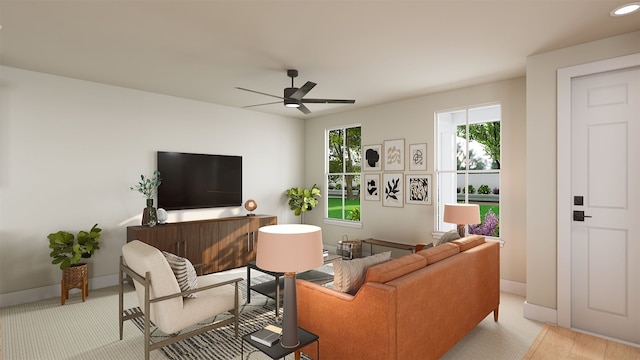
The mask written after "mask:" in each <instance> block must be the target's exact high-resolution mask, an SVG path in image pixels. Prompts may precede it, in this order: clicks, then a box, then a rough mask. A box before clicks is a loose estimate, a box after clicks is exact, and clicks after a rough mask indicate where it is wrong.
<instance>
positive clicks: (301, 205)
mask: <svg viewBox="0 0 640 360" xmlns="http://www.w3.org/2000/svg"><path fill="white" fill-rule="evenodd" d="M285 193H286V194H287V197H289V207H290V208H291V210H293V211H294V213H295V215H296V216H300V214H302V213H303V212H305V211H311V210H313V208H314V207H316V205H318V203H319V201H318V199H317V197H318V196H320V189H319V188H318V185H316V184H313V186H312V187H311V189H303V188H299V187H292V188H291V189H287V190H286V191H285Z"/></svg>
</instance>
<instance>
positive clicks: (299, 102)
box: [236, 69, 356, 114]
mask: <svg viewBox="0 0 640 360" xmlns="http://www.w3.org/2000/svg"><path fill="white" fill-rule="evenodd" d="M287 76H288V77H290V78H291V87H288V88H284V93H283V96H282V97H280V96H276V95H271V94H267V93H263V92H260V91H255V90H250V89H245V88H241V87H236V89H238V90H244V91H249V92H252V93H256V94H261V95H266V96H270V97H275V98H278V99H282V103H283V104H284V106H285V107H288V108H298V110H300V111H301V112H303V113H304V114H310V113H311V111H310V110H309V109H308V108H307V107H306V106H304V104H305V103H312V104H354V103H355V102H356V101H355V100H341V99H305V98H304V96H305V95H307V93H308V92H309V91H311V89H313V88H314V87H315V86H316V85H317V84H316V83H314V82H311V81H307V82H306V83H305V84H304V85H302V87H301V88H297V87H295V85H294V83H293V79H295V78H296V77H298V70H295V69H289V70H287ZM278 103H280V102H279V101H276V102H270V103H266V104H256V105H248V106H243V107H244V108H248V107H254V106H262V105H271V104H278Z"/></svg>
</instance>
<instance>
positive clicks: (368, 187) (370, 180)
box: [364, 174, 380, 201]
mask: <svg viewBox="0 0 640 360" xmlns="http://www.w3.org/2000/svg"><path fill="white" fill-rule="evenodd" d="M364 183H365V190H364V199H365V200H370V201H378V200H380V174H365V175H364Z"/></svg>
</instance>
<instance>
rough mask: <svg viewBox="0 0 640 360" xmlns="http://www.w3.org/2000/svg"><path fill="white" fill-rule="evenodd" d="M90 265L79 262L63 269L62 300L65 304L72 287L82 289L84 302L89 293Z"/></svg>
mask: <svg viewBox="0 0 640 360" xmlns="http://www.w3.org/2000/svg"><path fill="white" fill-rule="evenodd" d="M88 284H89V266H88V265H87V264H78V265H75V266H70V267H68V268H65V269H63V270H62V281H61V285H62V286H61V294H60V295H61V296H60V302H61V304H62V305H64V303H65V300H67V299H68V298H69V290H70V289H75V288H77V289H80V290H81V291H82V302H84V300H85V298H86V297H87V295H88V294H89V285H88Z"/></svg>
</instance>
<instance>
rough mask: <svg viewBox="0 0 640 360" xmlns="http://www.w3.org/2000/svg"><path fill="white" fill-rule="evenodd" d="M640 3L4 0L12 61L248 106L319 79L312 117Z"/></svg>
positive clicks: (623, 27)
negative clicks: (289, 72) (293, 73)
mask: <svg viewBox="0 0 640 360" xmlns="http://www.w3.org/2000/svg"><path fill="white" fill-rule="evenodd" d="M632 1H633V0H599V1H584V0H570V1H551V0H548V1H545V0H530V1H529V0H501V1H483V0H468V1H457V0H448V1H429V0H422V1H392V0H382V1H360V0H353V1H329V0H315V1H314V0H308V1H270V0H261V1H260V0H257V1H244V0H233V1H231V0H229V1H154V0H143V1H113V0H111V1H98V0H85V1H52V0H45V1H28V0H16V1H7V0H0V24H1V25H2V27H3V28H2V30H0V63H1V64H3V65H7V66H13V67H18V68H23V69H29V70H35V71H40V72H45V73H51V74H57V75H62V76H67V77H72V78H78V79H84V80H89V81H96V82H100V83H105V84H112V85H117V86H123V87H128V88H133V89H140V90H145V91H151V92H156V93H161V94H167V95H172V96H178V97H182V98H188V99H194V100H200V101H206V102H212V103H216V104H222V105H228V106H233V107H242V106H246V105H252V104H260V103H267V102H271V101H274V100H275V101H277V99H274V98H271V97H268V96H263V95H259V94H253V93H249V92H245V91H241V90H237V89H235V87H236V86H237V87H244V88H249V89H253V90H256V91H260V92H265V93H270V94H273V95H277V96H281V95H282V89H283V88H285V87H288V86H290V79H289V78H288V77H287V76H286V69H298V70H299V71H300V76H299V77H298V78H297V79H296V83H295V84H296V87H299V86H301V85H302V84H304V83H305V82H306V81H313V82H316V83H317V84H318V85H317V86H316V87H315V88H314V89H313V90H312V91H311V92H310V93H309V94H308V95H307V97H310V98H325V97H328V98H340V99H355V100H356V103H355V104H354V105H335V104H334V105H325V104H308V105H307V107H308V108H309V109H310V110H311V111H312V112H313V113H312V114H310V115H303V114H302V113H301V112H299V111H298V110H296V109H288V108H285V107H284V106H283V105H281V104H274V105H266V106H260V107H253V108H251V109H252V110H255V111H263V112H267V113H273V114H280V115H285V116H293V117H300V118H309V117H313V116H319V115H326V114H331V113H336V112H341V111H348V110H353V109H355V108H358V107H365V106H371V105H375V104H381V103H386V102H390V101H395V100H399V99H405V98H411V97H416V96H421V95H426V94H430V93H434V92H440V91H444V90H450V89H454V88H459V87H464V86H469V85H474V84H480V83H486V82H489V81H495V80H501V79H508V78H513V77H518V76H523V75H524V74H525V64H526V58H527V56H529V55H532V54H536V53H542V52H546V51H550V50H554V49H559V48H564V47H567V46H572V45H576V44H581V43H585V42H589V41H592V40H598V39H602V38H606V37H610V36H614V35H618V34H623V33H628V32H632V31H638V30H640V13H635V14H632V15H628V16H624V17H617V18H614V17H611V16H610V15H609V13H610V11H611V10H613V8H615V7H616V6H618V5H621V4H624V3H627V2H632Z"/></svg>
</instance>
